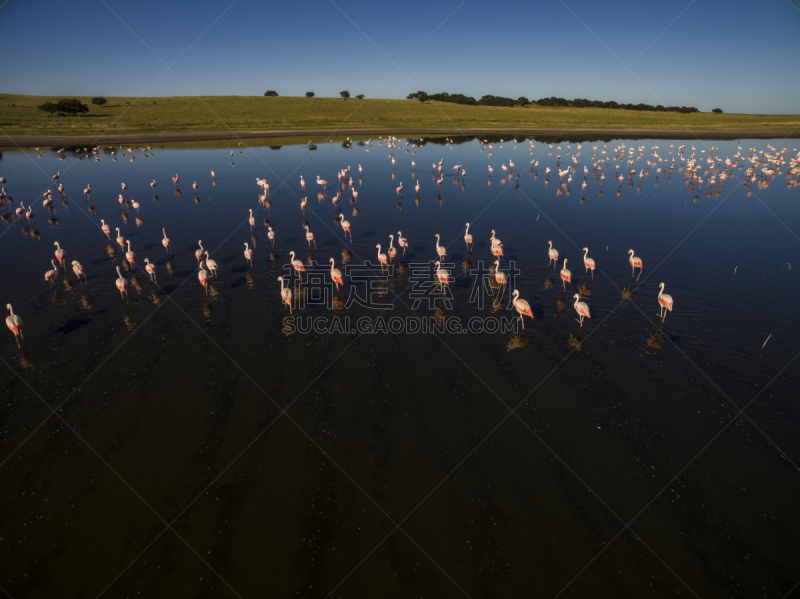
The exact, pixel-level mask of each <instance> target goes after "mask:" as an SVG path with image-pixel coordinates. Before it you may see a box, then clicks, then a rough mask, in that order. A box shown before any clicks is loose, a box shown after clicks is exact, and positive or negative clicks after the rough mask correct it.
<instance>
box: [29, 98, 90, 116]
mask: <svg viewBox="0 0 800 599" xmlns="http://www.w3.org/2000/svg"><path fill="white" fill-rule="evenodd" d="M39 110H44V111H45V112H49V113H50V114H54V113H58V114H66V115H69V116H75V115H77V114H81V113H84V112H89V107H88V106H87V105H86V104H84V103H83V102H81V101H80V100H78V98H64V99H62V100H59V101H58V102H56V103H55V104H53V103H52V102H45V103H44V104H41V105H39Z"/></svg>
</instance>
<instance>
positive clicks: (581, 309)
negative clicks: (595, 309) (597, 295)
mask: <svg viewBox="0 0 800 599" xmlns="http://www.w3.org/2000/svg"><path fill="white" fill-rule="evenodd" d="M574 297H575V311H576V312H577V313H578V316H580V317H581V326H583V319H584V318H591V317H592V315H591V314H590V313H589V306H588V305H587V304H586V302H582V301H581V296H580V294H578V293H576V294H575V296H574Z"/></svg>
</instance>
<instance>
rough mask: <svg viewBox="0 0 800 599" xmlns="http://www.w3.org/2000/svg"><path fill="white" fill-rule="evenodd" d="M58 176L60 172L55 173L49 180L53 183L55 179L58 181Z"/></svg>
mask: <svg viewBox="0 0 800 599" xmlns="http://www.w3.org/2000/svg"><path fill="white" fill-rule="evenodd" d="M60 176H61V171H58V172H57V173H56V174H55V175H53V176H52V177H51V179H53V181H55V180H56V179H58V178H59V177H60Z"/></svg>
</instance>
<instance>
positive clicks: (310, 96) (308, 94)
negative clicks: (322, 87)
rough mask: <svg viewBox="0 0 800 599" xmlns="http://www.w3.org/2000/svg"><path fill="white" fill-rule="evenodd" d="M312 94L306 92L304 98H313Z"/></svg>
mask: <svg viewBox="0 0 800 599" xmlns="http://www.w3.org/2000/svg"><path fill="white" fill-rule="evenodd" d="M313 97H314V92H306V98H313Z"/></svg>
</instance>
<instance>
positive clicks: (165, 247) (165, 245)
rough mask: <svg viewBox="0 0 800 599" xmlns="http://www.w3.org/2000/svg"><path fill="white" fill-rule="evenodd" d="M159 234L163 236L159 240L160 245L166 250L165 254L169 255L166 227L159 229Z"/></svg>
mask: <svg viewBox="0 0 800 599" xmlns="http://www.w3.org/2000/svg"><path fill="white" fill-rule="evenodd" d="M161 232H162V233H163V234H164V238H163V239H162V240H161V245H163V246H164V249H165V250H167V254H169V245H170V244H169V237H167V229H166V227H162V228H161Z"/></svg>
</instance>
